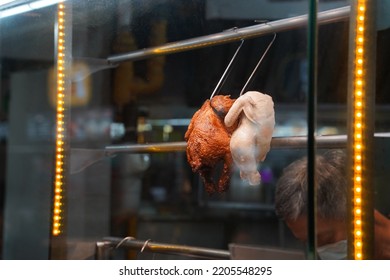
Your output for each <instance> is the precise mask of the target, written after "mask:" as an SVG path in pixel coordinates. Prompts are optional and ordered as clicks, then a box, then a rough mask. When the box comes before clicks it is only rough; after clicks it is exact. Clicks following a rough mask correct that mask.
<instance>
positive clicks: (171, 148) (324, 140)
mask: <svg viewBox="0 0 390 280" xmlns="http://www.w3.org/2000/svg"><path fill="white" fill-rule="evenodd" d="M316 141H317V147H318V148H344V147H346V142H347V136H346V135H333V136H317V137H316ZM306 145H307V137H306V136H293V137H274V138H272V141H271V149H284V148H289V149H301V148H305V147H306ZM186 147H187V143H186V142H184V141H183V142H169V143H153V144H129V145H112V146H106V147H105V150H106V152H107V153H108V154H116V153H164V152H179V151H185V150H186Z"/></svg>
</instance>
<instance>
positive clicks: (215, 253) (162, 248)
mask: <svg viewBox="0 0 390 280" xmlns="http://www.w3.org/2000/svg"><path fill="white" fill-rule="evenodd" d="M102 244H103V245H105V247H106V248H108V249H111V250H112V249H115V248H116V249H118V248H129V249H136V250H139V251H140V252H154V253H165V254H171V255H185V256H192V257H200V258H205V259H230V252H229V251H227V250H218V249H209V248H204V247H193V246H185V245H175V244H168V243H159V242H154V241H150V240H139V239H135V238H131V237H130V238H129V237H128V238H118V237H106V238H104V241H103V243H102ZM100 254H101V255H106V254H102V253H100Z"/></svg>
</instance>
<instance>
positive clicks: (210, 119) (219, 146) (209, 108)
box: [184, 95, 237, 194]
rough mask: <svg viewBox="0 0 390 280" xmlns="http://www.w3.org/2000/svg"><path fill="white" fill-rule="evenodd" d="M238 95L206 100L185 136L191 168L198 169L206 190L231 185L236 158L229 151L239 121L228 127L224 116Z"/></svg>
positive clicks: (194, 170) (209, 191) (215, 189)
mask: <svg viewBox="0 0 390 280" xmlns="http://www.w3.org/2000/svg"><path fill="white" fill-rule="evenodd" d="M234 101H235V99H231V98H230V96H227V95H216V96H214V97H213V98H212V99H211V101H210V100H209V99H208V100H206V101H205V102H204V103H203V105H202V107H201V108H200V109H199V110H198V111H196V112H195V114H194V115H193V117H192V119H191V122H190V124H189V126H188V129H187V132H186V134H185V136H184V138H185V140H186V141H187V150H186V152H187V160H188V163H189V164H190V166H191V168H192V171H193V172H197V173H199V175H200V176H201V178H202V180H203V183H204V185H205V189H206V192H207V193H208V194H213V193H215V192H218V193H222V192H225V191H226V190H227V189H228V187H229V182H230V174H231V168H232V165H233V159H232V155H231V152H230V137H231V135H232V133H233V131H234V130H235V129H236V127H237V124H235V125H233V126H231V127H229V128H227V127H226V126H225V124H224V118H225V116H226V114H227V112H228V111H229V109H230V108H231V106H232V105H233V103H234ZM220 162H223V169H222V172H221V175H220V178H219V181H218V183H216V182H214V179H213V178H214V177H215V169H216V167H217V165H218V163H220Z"/></svg>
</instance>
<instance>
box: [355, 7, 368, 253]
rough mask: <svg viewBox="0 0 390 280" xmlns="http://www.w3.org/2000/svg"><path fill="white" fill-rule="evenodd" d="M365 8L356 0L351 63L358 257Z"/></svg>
mask: <svg viewBox="0 0 390 280" xmlns="http://www.w3.org/2000/svg"><path fill="white" fill-rule="evenodd" d="M365 11H366V0H358V1H357V17H356V32H355V34H356V35H355V63H354V68H355V69H354V90H353V92H354V104H353V112H354V119H353V172H354V180H353V220H354V229H353V236H354V248H355V250H354V258H355V259H356V260H361V259H363V258H364V256H363V249H364V242H363V240H364V233H363V230H362V228H363V227H362V214H363V213H362V209H363V208H362V188H363V187H364V186H363V185H362V181H363V180H362V174H363V166H364V162H363V160H364V158H363V150H364V149H365V146H364V145H363V144H364V143H363V134H364V129H365V126H364V123H365V122H364V117H365V116H364V107H365V106H366V104H365V103H364V102H365V98H364V95H365V93H366V92H365V77H366V73H365V70H366V67H365V63H366V60H365V55H364V53H365V49H364V45H365V22H366V21H365Z"/></svg>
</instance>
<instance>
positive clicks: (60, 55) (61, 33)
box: [52, 3, 65, 236]
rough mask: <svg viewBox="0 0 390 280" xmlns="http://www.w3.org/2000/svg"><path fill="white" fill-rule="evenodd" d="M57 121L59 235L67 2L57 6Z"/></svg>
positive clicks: (55, 225)
mask: <svg viewBox="0 0 390 280" xmlns="http://www.w3.org/2000/svg"><path fill="white" fill-rule="evenodd" d="M57 17H58V24H57V34H58V36H57V121H56V129H57V130H56V153H55V180H54V197H53V215H52V217H53V221H52V234H53V236H58V235H59V234H61V231H62V224H63V215H62V214H63V209H62V206H63V191H64V190H63V186H64V157H65V150H64V144H65V133H64V132H65V112H64V111H65V4H64V3H59V4H58V8H57Z"/></svg>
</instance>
